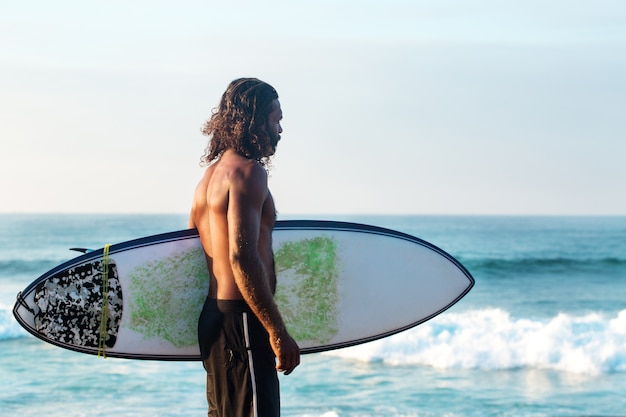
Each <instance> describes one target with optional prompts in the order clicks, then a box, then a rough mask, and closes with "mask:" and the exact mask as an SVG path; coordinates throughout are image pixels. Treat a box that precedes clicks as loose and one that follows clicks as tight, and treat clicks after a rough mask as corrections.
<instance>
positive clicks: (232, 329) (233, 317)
mask: <svg viewBox="0 0 626 417" xmlns="http://www.w3.org/2000/svg"><path fill="white" fill-rule="evenodd" d="M198 342H199V344H200V354H201V355H202V363H203V365H204V369H205V370H206V372H207V381H206V383H207V392H206V395H207V402H208V404H209V412H208V415H209V416H210V417H277V416H279V415H280V394H279V386H278V374H277V371H276V360H275V356H274V352H273V351H272V348H271V346H270V343H269V335H268V333H267V331H266V330H265V329H264V328H263V326H262V325H261V323H260V322H259V320H258V319H257V318H256V316H255V315H254V313H252V311H251V310H250V308H249V307H248V305H247V304H246V303H245V301H243V300H216V299H213V298H207V299H206V301H205V302H204V306H203V308H202V313H201V314H200V319H199V320H198Z"/></svg>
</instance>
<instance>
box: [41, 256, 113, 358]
mask: <svg viewBox="0 0 626 417" xmlns="http://www.w3.org/2000/svg"><path fill="white" fill-rule="evenodd" d="M108 266H109V273H108V284H109V292H108V301H109V303H108V304H109V309H108V315H107V316H108V318H107V337H106V341H105V345H106V346H107V347H108V348H112V347H113V346H114V345H115V342H116V340H117V335H118V331H119V326H120V321H121V319H122V288H121V286H120V282H119V279H118V274H117V267H116V265H115V262H114V261H113V260H109V264H108ZM102 268H103V262H102V261H94V262H90V263H86V264H82V265H79V266H76V267H74V268H71V269H69V270H66V271H63V272H59V273H57V274H55V275H53V276H52V277H51V278H49V279H47V280H45V281H42V282H41V283H39V284H38V285H37V288H36V290H35V296H34V301H35V305H36V306H37V307H38V311H37V312H36V314H35V317H34V318H35V328H36V330H37V331H38V332H39V333H41V334H42V335H44V336H46V337H48V338H50V339H52V340H55V341H58V342H60V343H64V344H67V345H72V346H77V347H93V348H97V347H98V344H99V339H100V321H101V318H102V300H103V297H102V286H103V274H102V272H103V271H102Z"/></svg>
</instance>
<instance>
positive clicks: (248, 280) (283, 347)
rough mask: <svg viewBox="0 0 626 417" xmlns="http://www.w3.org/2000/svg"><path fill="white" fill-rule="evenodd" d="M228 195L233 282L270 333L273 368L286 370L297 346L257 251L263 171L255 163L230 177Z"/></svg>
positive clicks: (297, 359) (297, 355) (294, 360)
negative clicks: (275, 360) (274, 362)
mask: <svg viewBox="0 0 626 417" xmlns="http://www.w3.org/2000/svg"><path fill="white" fill-rule="evenodd" d="M231 181H232V182H231V186H230V190H229V198H228V214H227V216H228V236H229V256H230V264H231V268H232V271H233V274H234V276H235V282H236V284H237V287H238V288H239V291H240V292H241V294H242V296H243V298H244V300H245V301H246V303H247V304H248V305H249V306H250V308H251V309H252V311H253V312H254V314H255V315H256V316H257V317H258V319H259V321H260V322H261V324H262V325H263V327H265V329H266V330H267V332H268V333H269V336H270V344H271V346H272V349H273V350H274V353H275V354H276V357H277V359H278V361H277V364H276V368H277V369H278V370H280V371H285V375H288V374H290V373H291V372H292V371H293V369H294V368H295V367H296V366H298V364H299V363H300V349H299V348H298V345H297V344H296V342H295V341H294V340H293V338H292V337H291V336H290V335H289V333H288V332H287V329H286V327H285V324H284V322H283V320H282V317H281V315H280V312H279V311H278V306H277V305H276V303H275V302H274V295H273V293H272V290H271V288H270V285H269V277H268V275H267V274H268V271H267V270H266V268H265V265H264V263H263V260H262V259H261V256H260V254H259V250H258V248H259V236H260V230H261V214H262V209H263V204H264V203H265V200H266V199H267V197H268V193H269V191H268V189H267V174H266V173H265V171H264V170H263V168H261V167H260V166H258V165H254V166H253V167H251V169H249V170H244V171H242V172H240V173H238V174H237V175H235V177H234V178H232V179H231Z"/></svg>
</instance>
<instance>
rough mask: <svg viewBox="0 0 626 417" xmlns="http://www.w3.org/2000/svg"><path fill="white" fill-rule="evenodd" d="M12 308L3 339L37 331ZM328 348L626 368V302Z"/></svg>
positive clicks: (399, 358)
mask: <svg viewBox="0 0 626 417" xmlns="http://www.w3.org/2000/svg"><path fill="white" fill-rule="evenodd" d="M11 309H12V307H10V306H7V305H4V304H0V341H2V340H9V339H16V338H20V337H30V336H29V335H28V333H27V332H26V331H25V330H24V329H22V328H21V327H20V325H19V324H18V323H17V321H16V320H15V318H14V317H13V314H12V312H11ZM326 354H327V355H333V356H337V357H341V358H345V359H352V360H359V361H364V362H384V363H386V364H389V365H398V366H402V365H418V366H430V367H433V368H439V369H480V370H509V369H517V368H534V369H552V370H557V371H564V372H572V373H580V374H601V373H611V372H626V310H622V311H621V312H619V313H618V314H617V315H616V316H614V317H608V316H606V315H603V314H599V313H590V314H587V315H582V316H574V315H570V314H565V313H561V314H558V315H556V316H554V317H552V318H550V319H545V320H539V319H528V318H514V317H511V315H510V314H509V313H508V312H507V311H504V310H502V309H483V310H473V311H468V312H465V313H462V314H461V313H445V314H443V315H441V316H439V317H436V318H434V319H432V320H431V321H428V322H426V323H424V324H421V325H419V326H417V327H415V328H413V329H410V330H407V331H405V332H402V333H399V334H396V335H394V336H391V337H388V338H385V339H381V340H377V341H374V342H371V343H366V344H363V345H358V346H353V347H350V348H345V349H340V350H336V351H332V352H328V353H326Z"/></svg>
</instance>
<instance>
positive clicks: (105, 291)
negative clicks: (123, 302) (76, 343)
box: [98, 244, 111, 359]
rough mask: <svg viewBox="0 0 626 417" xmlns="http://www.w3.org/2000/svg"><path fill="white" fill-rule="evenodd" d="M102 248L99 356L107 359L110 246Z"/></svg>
mask: <svg viewBox="0 0 626 417" xmlns="http://www.w3.org/2000/svg"><path fill="white" fill-rule="evenodd" d="M110 247H111V245H110V244H106V245H104V249H103V250H102V308H101V309H100V337H99V338H98V357H100V356H102V357H103V358H104V359H106V357H107V355H106V341H107V322H108V321H109V248H110Z"/></svg>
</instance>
